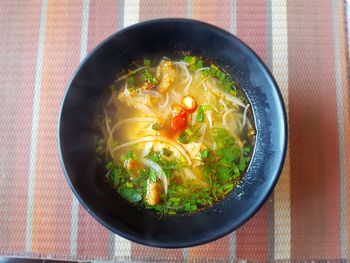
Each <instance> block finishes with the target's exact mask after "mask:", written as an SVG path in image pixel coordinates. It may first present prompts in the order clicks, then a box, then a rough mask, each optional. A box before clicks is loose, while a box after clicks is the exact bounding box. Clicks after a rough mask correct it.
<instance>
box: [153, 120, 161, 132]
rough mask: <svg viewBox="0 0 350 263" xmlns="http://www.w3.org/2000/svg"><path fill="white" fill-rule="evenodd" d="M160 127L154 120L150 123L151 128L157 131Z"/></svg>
mask: <svg viewBox="0 0 350 263" xmlns="http://www.w3.org/2000/svg"><path fill="white" fill-rule="evenodd" d="M159 129H160V124H159V123H158V122H155V123H153V124H152V130H156V131H158V130H159Z"/></svg>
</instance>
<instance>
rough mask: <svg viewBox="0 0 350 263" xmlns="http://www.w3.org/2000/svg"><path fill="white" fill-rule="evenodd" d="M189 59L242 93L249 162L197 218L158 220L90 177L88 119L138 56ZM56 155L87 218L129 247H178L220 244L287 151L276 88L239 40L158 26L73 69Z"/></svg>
mask: <svg viewBox="0 0 350 263" xmlns="http://www.w3.org/2000/svg"><path fill="white" fill-rule="evenodd" d="M184 51H185V52H190V53H191V54H194V55H199V56H203V57H205V58H208V59H210V60H212V61H215V63H217V64H218V65H219V66H220V67H222V68H225V69H226V70H227V71H228V72H229V73H230V74H231V75H232V77H233V78H234V79H236V80H238V82H239V83H240V84H241V86H242V88H243V89H244V91H245V93H246V95H247V97H248V99H249V100H250V103H251V105H252V109H253V112H254V118H255V124H256V129H257V136H256V146H255V149H254V153H253V157H252V160H251V163H250V166H249V168H248V171H247V173H246V175H245V176H244V180H243V183H242V185H241V187H238V188H236V189H235V190H234V191H233V192H231V193H230V194H229V195H228V196H227V197H226V198H225V199H224V200H222V201H221V202H219V203H217V204H215V205H214V206H212V207H210V208H208V209H205V210H203V211H200V212H197V213H193V214H184V215H173V216H163V217H161V218H160V217H159V215H158V214H156V213H153V212H148V211H144V210H141V209H139V208H136V207H134V206H132V205H130V204H129V203H127V202H126V201H124V200H123V199H122V198H121V197H120V196H119V195H118V194H117V193H116V192H115V191H114V190H113V189H112V188H111V186H110V185H108V184H107V183H106V182H105V181H104V179H103V178H102V176H100V175H99V174H98V172H97V170H98V167H97V165H96V162H95V161H94V160H95V152H94V150H95V146H94V143H93V137H94V135H95V134H96V127H95V126H94V125H93V119H94V116H95V114H96V111H97V110H98V109H97V101H98V100H99V99H100V98H101V96H103V94H105V92H107V88H106V87H107V86H108V84H110V83H111V82H112V81H113V79H114V78H115V76H116V75H117V73H118V72H120V71H121V70H122V69H124V68H125V67H127V66H128V65H129V63H130V62H132V61H134V60H135V59H139V58H142V57H143V56H144V55H150V54H151V55H152V54H158V55H159V54H164V55H170V56H172V55H174V54H175V55H176V54H178V53H179V52H184ZM58 138H59V144H58V145H59V154H60V158H61V162H62V166H63V170H64V173H65V175H66V178H67V180H68V183H69V185H70V187H71V189H72V190H73V192H74V193H75V195H76V197H77V198H78V199H79V201H80V203H81V204H82V205H83V206H84V207H85V208H86V209H87V210H88V212H89V213H90V214H91V215H92V216H93V217H94V218H96V219H97V220H98V221H99V222H100V223H101V224H103V225H104V226H105V227H107V228H108V229H109V230H111V231H113V232H115V233H117V234H119V235H121V236H123V237H125V238H127V239H130V240H132V241H135V242H138V243H141V244H145V245H150V246H156V247H168V248H170V247H171V248H178V247H187V246H194V245H199V244H203V243H206V242H209V241H212V240H215V239H217V238H220V237H222V236H224V235H226V234H228V233H230V232H231V231H233V230H235V229H237V228H238V227H239V226H241V225H242V224H244V223H245V222H246V221H247V220H248V219H249V218H250V217H252V216H253V215H254V213H256V212H257V211H258V209H259V208H260V207H261V206H262V205H263V203H264V202H265V201H266V199H267V198H268V196H269V194H270V193H271V192H272V190H273V188H274V186H275V184H276V182H277V179H278V177H279V174H280V172H281V169H282V166H283V161H284V158H285V153H286V145H287V121H286V114H285V109H284V105H283V101H282V97H281V94H280V92H279V89H278V86H277V84H276V82H275V80H274V79H273V77H272V75H271V73H270V72H269V71H268V69H267V68H266V66H265V65H264V64H263V62H262V61H261V59H260V58H259V57H258V56H257V55H256V54H255V53H254V52H253V51H252V50H251V49H250V48H249V47H248V46H247V45H245V44H244V43H243V42H242V41H241V40H239V39H238V38H236V37H235V36H233V35H231V34H230V33H228V32H226V31H224V30H222V29H220V28H217V27H215V26H212V25H209V24H206V23H202V22H198V21H193V20H186V19H161V20H153V21H147V22H144V23H140V24H136V25H134V26H131V27H128V28H126V29H124V30H121V31H119V32H117V33H116V34H114V35H112V36H111V37H109V38H108V39H107V40H105V41H104V42H102V43H101V44H100V45H99V46H98V47H97V48H95V49H94V50H93V51H92V52H91V53H90V54H89V55H88V56H87V58H86V59H85V60H84V61H83V62H82V63H81V64H80V66H79V67H78V69H77V71H76V72H75V74H74V76H73V78H72V80H71V82H70V83H69V85H68V88H67V90H66V93H65V95H64V98H63V103H62V107H61V111H60V117H59V135H58Z"/></svg>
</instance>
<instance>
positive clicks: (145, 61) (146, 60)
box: [143, 58, 151, 67]
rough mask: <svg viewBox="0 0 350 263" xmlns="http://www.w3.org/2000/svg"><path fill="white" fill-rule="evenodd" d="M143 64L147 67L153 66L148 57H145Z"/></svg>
mask: <svg viewBox="0 0 350 263" xmlns="http://www.w3.org/2000/svg"><path fill="white" fill-rule="evenodd" d="M143 65H145V66H146V67H149V66H151V60H150V59H148V58H145V59H144V60H143Z"/></svg>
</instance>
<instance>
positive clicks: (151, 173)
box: [149, 169, 157, 183]
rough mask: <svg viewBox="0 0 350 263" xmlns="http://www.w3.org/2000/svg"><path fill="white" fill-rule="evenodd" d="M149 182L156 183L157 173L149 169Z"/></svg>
mask: <svg viewBox="0 0 350 263" xmlns="http://www.w3.org/2000/svg"><path fill="white" fill-rule="evenodd" d="M149 180H150V182H151V183H155V182H156V181H157V173H156V172H155V171H154V170H153V169H150V171H149Z"/></svg>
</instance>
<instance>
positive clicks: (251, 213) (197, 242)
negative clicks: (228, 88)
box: [57, 18, 288, 248]
mask: <svg viewBox="0 0 350 263" xmlns="http://www.w3.org/2000/svg"><path fill="white" fill-rule="evenodd" d="M178 22H180V23H192V24H197V25H201V26H204V27H207V28H209V29H212V30H213V31H216V32H218V33H220V34H223V35H225V36H228V37H230V38H234V39H235V41H238V42H239V43H240V44H241V45H242V46H243V47H244V48H246V49H248V51H249V52H251V54H252V55H253V57H254V58H255V59H256V60H257V61H258V63H259V64H260V65H261V66H262V67H263V69H264V70H265V71H266V74H267V75H268V78H270V80H271V82H272V85H270V86H273V88H274V89H275V91H276V93H277V98H278V100H279V101H280V105H281V111H282V116H283V118H282V119H281V122H283V134H282V136H284V139H283V146H282V152H281V153H282V154H281V161H280V163H279V165H278V169H277V170H276V171H275V174H276V175H275V176H274V178H273V180H271V182H272V183H271V187H270V188H269V189H268V191H267V192H266V194H265V196H264V197H263V198H262V199H261V201H260V203H259V204H258V205H257V206H256V208H255V209H252V210H251V211H249V213H246V216H245V217H244V218H243V220H241V221H240V222H239V223H238V224H235V225H233V224H232V226H230V227H228V228H227V230H226V231H223V232H222V233H220V234H217V235H212V236H206V238H201V239H196V240H194V241H184V242H182V243H179V242H173V241H169V242H168V243H161V242H154V241H151V240H147V239H140V238H135V237H134V236H133V235H130V234H129V233H128V232H124V231H121V230H119V229H118V228H116V227H114V226H112V225H110V224H109V223H107V222H105V221H104V220H103V219H102V218H101V217H100V216H99V215H98V214H97V213H95V212H94V211H93V210H91V209H90V208H89V207H88V205H87V204H86V203H85V201H84V200H83V199H82V198H81V197H80V195H79V194H78V193H77V191H76V189H75V187H74V185H73V183H72V181H71V179H70V177H69V175H68V172H67V169H66V164H65V161H64V158H63V154H62V145H61V136H60V131H61V118H62V112H63V107H64V104H65V100H66V97H67V94H68V92H69V90H70V87H71V85H72V82H73V81H74V79H75V78H76V76H77V74H78V73H79V72H80V70H81V68H82V67H83V65H84V64H85V62H86V61H87V60H88V59H89V58H90V57H91V56H93V55H94V53H95V52H96V51H97V50H98V49H100V48H101V47H102V46H103V45H105V44H106V43H107V42H109V41H111V40H112V39H114V38H116V37H118V36H119V35H122V34H123V33H124V32H126V31H129V30H132V29H137V28H140V27H141V28H142V27H143V26H146V25H151V24H157V23H178ZM281 126H282V124H281ZM57 143H58V154H59V161H60V164H61V169H62V171H63V173H64V176H65V178H66V181H67V182H68V185H69V187H70V189H71V190H72V192H73V193H74V195H75V197H76V198H77V199H78V200H79V203H80V204H81V205H82V206H83V207H84V208H85V209H86V210H87V212H88V213H89V214H90V215H91V216H92V217H93V218H94V219H95V220H97V222H99V223H100V224H101V225H103V226H104V227H106V228H107V229H108V230H110V231H111V232H113V233H115V234H118V235H119V236H121V237H124V238H126V239H128V240H130V241H133V242H137V243H139V244H142V245H147V246H152V247H159V248H185V247H193V246H197V245H202V244H205V243H209V242H212V241H215V240H217V239H219V238H222V237H224V236H226V235H228V234H229V233H231V232H232V231H234V230H236V229H238V228H240V227H241V226H242V225H244V224H245V223H246V222H247V221H248V220H249V219H251V218H252V217H253V216H254V215H255V214H256V212H257V211H259V210H260V208H261V207H262V206H263V205H264V204H265V203H266V201H267V199H268V198H269V197H270V195H271V193H272V192H273V191H274V188H275V186H276V183H277V181H278V179H279V177H280V176H281V172H282V169H283V166H284V163H285V158H286V154H287V147H288V118H287V113H286V108H285V103H284V100H283V96H282V93H281V91H280V88H279V86H278V84H277V81H276V80H275V78H274V76H273V74H272V73H271V71H270V69H269V68H268V67H267V66H266V64H265V63H264V62H263V61H262V59H261V58H260V57H259V55H258V54H257V53H256V52H255V51H254V50H253V49H252V48H250V47H249V46H248V45H247V44H246V43H245V42H244V41H242V40H241V39H240V38H238V37H237V36H236V35H234V34H233V33H231V32H228V31H226V30H224V29H222V28H220V27H218V26H215V25H213V24H210V23H207V22H203V21H199V20H195V19H188V18H158V19H151V20H146V21H143V22H138V23H136V24H133V25H130V26H128V27H125V28H123V29H121V30H118V31H116V32H115V33H113V34H111V35H110V36H109V37H107V38H106V39H104V40H103V41H101V42H100V43H99V44H98V45H96V47H94V48H93V49H92V50H91V51H90V52H89V53H88V54H87V55H86V56H85V58H84V59H82V60H81V61H80V62H79V65H78V66H77V67H76V69H75V70H74V72H73V73H72V77H71V78H70V80H69V81H68V84H67V85H66V88H65V91H64V94H63V96H62V99H61V102H60V106H59V114H58V123H57Z"/></svg>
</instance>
